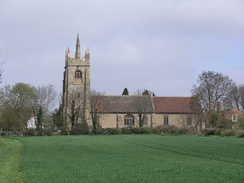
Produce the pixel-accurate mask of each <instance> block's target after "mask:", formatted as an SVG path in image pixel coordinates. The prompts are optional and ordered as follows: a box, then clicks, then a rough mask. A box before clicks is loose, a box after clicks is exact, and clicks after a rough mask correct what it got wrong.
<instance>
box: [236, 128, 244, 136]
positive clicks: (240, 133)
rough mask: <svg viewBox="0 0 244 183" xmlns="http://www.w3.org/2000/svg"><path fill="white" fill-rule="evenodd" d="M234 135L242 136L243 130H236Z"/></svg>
mask: <svg viewBox="0 0 244 183" xmlns="http://www.w3.org/2000/svg"><path fill="white" fill-rule="evenodd" d="M236 136H237V137H240V138H244V130H239V131H237V132H236Z"/></svg>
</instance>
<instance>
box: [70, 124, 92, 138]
mask: <svg viewBox="0 0 244 183" xmlns="http://www.w3.org/2000/svg"><path fill="white" fill-rule="evenodd" d="M86 134H89V128H88V126H87V125H86V124H76V125H74V126H73V127H72V128H71V131H70V135H86Z"/></svg>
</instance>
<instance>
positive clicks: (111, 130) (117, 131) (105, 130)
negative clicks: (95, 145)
mask: <svg viewBox="0 0 244 183" xmlns="http://www.w3.org/2000/svg"><path fill="white" fill-rule="evenodd" d="M101 134H104V135H116V134H121V129H117V128H103V129H102V133H101Z"/></svg>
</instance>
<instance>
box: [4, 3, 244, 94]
mask: <svg viewBox="0 0 244 183" xmlns="http://www.w3.org/2000/svg"><path fill="white" fill-rule="evenodd" d="M78 33H79V36H80V43H81V53H82V56H84V53H85V50H86V49H87V48H89V49H90V54H91V55H90V56H91V88H92V89H95V90H97V91H100V92H105V94H106V95H121V94H122V92H123V90H124V88H125V87H127V88H128V90H129V93H130V94H133V93H135V92H136V90H138V89H148V90H150V91H153V92H154V93H155V94H156V96H190V95H191V89H192V87H193V85H194V84H196V82H197V78H198V76H199V75H200V74H201V73H202V71H215V72H220V73H222V74H224V75H228V76H229V78H231V79H233V81H235V82H236V83H237V85H241V84H244V1H243V0H123V1H122V0H120V1H118V0H62V1H61V0H52V1H50V0H35V1H30V0H0V50H1V52H0V61H1V62H5V63H4V64H3V70H4V74H3V76H4V78H3V82H2V83H1V84H0V87H3V86H5V85H6V84H10V85H14V84H15V83H17V82H23V83H29V84H31V85H34V86H42V85H48V84H51V85H54V86H55V89H56V90H57V92H59V93H61V92H62V80H63V72H64V62H65V60H64V59H65V51H66V49H67V48H68V47H69V48H70V52H71V56H72V57H74V54H75V43H76V36H77V34H78Z"/></svg>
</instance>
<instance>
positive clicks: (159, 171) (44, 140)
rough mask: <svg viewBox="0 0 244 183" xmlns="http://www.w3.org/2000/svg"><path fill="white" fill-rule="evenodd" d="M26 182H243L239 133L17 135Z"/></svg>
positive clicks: (242, 148)
mask: <svg viewBox="0 0 244 183" xmlns="http://www.w3.org/2000/svg"><path fill="white" fill-rule="evenodd" d="M18 139H20V140H21V141H22V142H23V143H24V149H23V154H22V156H23V157H22V162H21V170H22V171H23V172H24V175H25V182H28V183H29V182H33V183H34V182H42V183H43V182H126V183H128V182H140V183H142V182H204V183H205V182H222V183H223V182H244V174H243V170H244V156H243V152H244V140H243V139H241V138H235V137H230V138H228V137H202V136H172V135H115V136H110V135H107V136H106V135H104V136H103V135H98V136H92V135H87V136H51V137H19V138H18Z"/></svg>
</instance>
